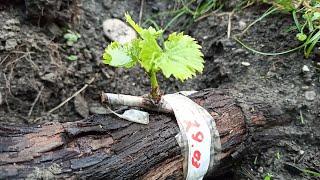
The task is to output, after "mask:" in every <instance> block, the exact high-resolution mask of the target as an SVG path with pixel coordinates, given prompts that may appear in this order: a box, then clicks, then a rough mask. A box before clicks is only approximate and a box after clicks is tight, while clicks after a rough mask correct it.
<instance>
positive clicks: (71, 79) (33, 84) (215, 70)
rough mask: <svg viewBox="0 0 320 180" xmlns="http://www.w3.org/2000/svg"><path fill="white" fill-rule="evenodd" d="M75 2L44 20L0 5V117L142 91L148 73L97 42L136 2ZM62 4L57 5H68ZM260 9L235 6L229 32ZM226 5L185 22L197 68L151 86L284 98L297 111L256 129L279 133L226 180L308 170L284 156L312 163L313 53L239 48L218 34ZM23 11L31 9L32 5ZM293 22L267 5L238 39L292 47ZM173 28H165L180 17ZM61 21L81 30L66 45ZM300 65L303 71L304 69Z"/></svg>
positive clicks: (316, 86) (258, 45) (67, 110)
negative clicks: (108, 56)
mask: <svg viewBox="0 0 320 180" xmlns="http://www.w3.org/2000/svg"><path fill="white" fill-rule="evenodd" d="M62 2H63V1H62ZM75 2H77V7H78V8H79V10H78V11H77V13H76V14H73V15H72V16H64V15H63V13H62V14H59V15H57V16H54V18H53V19H50V18H49V19H47V18H45V17H44V16H43V17H42V16H40V17H37V18H34V17H32V18H30V17H27V16H26V11H27V10H28V9H27V8H28V7H26V4H24V2H23V1H21V2H20V1H15V3H5V4H2V5H0V16H1V18H0V24H1V26H0V70H1V71H0V121H1V122H12V123H28V124H32V123H43V122H48V121H75V120H79V119H81V118H83V117H86V116H88V115H89V114H94V113H97V112H101V111H102V112H105V109H103V106H102V105H101V104H100V93H101V92H114V93H124V94H133V95H142V94H147V93H148V92H149V81H148V79H147V78H146V75H145V73H144V72H143V70H142V69H140V68H138V67H136V68H134V69H130V70H127V69H115V68H112V67H108V66H106V65H103V64H102V63H101V57H102V53H103V50H104V47H106V45H107V44H108V43H109V42H110V40H109V39H108V38H107V37H105V36H104V34H103V30H102V22H103V21H104V20H105V19H107V18H110V17H112V18H119V19H123V14H124V13H125V12H129V13H130V14H132V16H133V17H134V19H136V20H137V19H138V17H139V9H140V1H138V0H135V1H111V0H104V1H96V0H92V1H74V3H75ZM62 4H63V3H62ZM65 6H67V5H65V4H64V7H63V8H62V9H68V7H65ZM70 6H71V5H70ZM173 6H174V5H173V3H170V1H161V2H160V1H159V2H154V1H147V2H146V4H145V8H144V9H145V11H144V15H143V20H146V19H147V18H148V17H150V16H151V15H154V14H155V13H157V12H161V11H167V10H169V9H171V8H173ZM72 8H74V7H72ZM267 8H268V7H266V6H263V5H256V6H252V7H249V8H247V9H245V10H243V11H240V12H236V13H234V15H233V16H232V19H231V25H232V26H231V27H232V29H231V36H233V35H235V34H237V33H240V32H241V31H242V30H243V29H244V28H245V26H246V25H248V24H249V23H251V22H252V21H254V20H255V19H256V18H258V17H259V16H260V15H261V14H262V13H263V11H262V10H266V9H267ZM231 11H232V7H229V8H225V9H223V10H221V11H220V12H218V15H215V16H209V17H207V18H204V19H202V20H200V21H198V22H196V23H193V24H192V25H190V26H189V27H188V28H187V29H185V32H186V33H187V34H190V35H191V36H193V37H195V38H196V39H197V40H198V41H199V43H200V44H201V45H202V46H203V49H202V51H203V53H204V55H205V60H206V66H205V70H204V72H203V74H202V75H198V76H197V77H196V78H195V79H193V80H188V81H186V82H185V83H181V82H178V81H176V80H174V79H173V78H170V79H169V80H166V81H164V79H163V77H161V76H160V75H159V78H160V86H161V88H162V90H163V91H164V92H165V93H170V92H176V91H180V90H200V89H204V88H212V87H214V88H217V87H219V88H221V89H228V90H229V91H230V92H231V93H232V94H233V95H234V96H235V97H237V98H238V99H240V100H243V101H251V102H254V101H266V102H269V103H270V104H274V106H275V107H277V106H278V107H285V109H286V110H287V112H290V113H291V114H293V115H295V116H296V119H292V121H291V123H290V124H287V125H285V126H281V127H276V128H270V129H267V130H265V131H264V132H263V133H266V135H267V134H268V133H274V134H277V135H278V137H279V138H278V139H272V140H270V144H271V142H272V144H276V146H272V147H269V148H265V149H261V151H260V152H251V153H250V154H248V155H246V156H245V157H244V158H243V159H241V161H239V162H238V163H237V165H236V166H235V168H234V169H232V170H231V171H232V175H231V176H233V178H234V179H248V178H249V179H254V178H258V179H261V178H263V177H264V176H265V175H266V174H267V173H271V174H272V175H273V177H274V178H275V179H312V178H313V177H312V176H311V175H308V174H303V173H300V172H299V171H298V170H297V169H295V168H294V167H292V166H291V165H288V163H295V164H296V165H297V166H299V167H300V168H309V169H310V170H314V171H319V170H320V153H319V151H320V128H319V127H320V109H319V104H320V103H319V98H320V74H319V72H318V71H317V66H316V65H315V61H314V60H316V59H314V58H310V59H305V58H304V56H303V52H301V51H297V52H294V53H290V54H286V55H281V56H263V55H258V54H254V53H252V52H250V51H248V50H246V49H244V48H243V47H242V46H240V45H239V44H237V43H236V42H235V40H233V39H232V38H229V39H228V38H227V27H228V20H229V16H228V14H226V12H231ZM30 12H32V14H33V15H34V14H36V11H30ZM45 12H46V11H45ZM73 12H74V11H73ZM66 13H67V12H66ZM48 14H50V13H48ZM67 14H68V13H67ZM50 16H52V15H50ZM41 18H43V19H41ZM35 19H36V20H37V21H35ZM61 21H65V22H61ZM157 21H158V22H160V23H159V24H162V22H163V21H165V19H161V18H160V17H159V19H157ZM292 24H293V22H292V20H291V17H290V16H289V15H286V14H281V13H276V14H272V15H270V16H268V17H267V18H266V19H264V20H262V21H261V22H259V23H258V24H256V25H255V26H253V27H252V28H251V29H250V30H249V31H248V32H247V33H246V34H245V35H244V36H243V37H242V38H243V39H244V42H245V43H247V44H248V45H250V46H251V47H253V48H255V49H258V50H261V51H264V52H279V51H283V50H287V49H291V48H293V47H296V46H298V45H299V44H298V42H297V41H296V40H295V35H294V33H288V32H286V30H287V29H288V28H289V27H290V26H292ZM175 27H176V28H171V29H169V31H170V30H173V29H177V27H179V26H178V25H176V26H175ZM67 29H70V30H72V31H75V32H78V33H79V34H80V35H81V38H80V39H79V40H78V41H77V42H76V43H75V44H74V45H73V46H72V47H70V46H67V45H66V42H65V40H64V39H63V33H64V32H66V30H67ZM70 55H76V56H77V57H78V59H77V60H76V61H70V60H68V56H70ZM244 62H245V63H244ZM248 63H249V64H250V65H249V66H248ZM304 65H306V66H308V69H309V71H305V72H303V70H302V68H303V66H304ZM93 78H94V80H93V82H92V83H91V84H90V85H89V86H88V87H87V88H86V89H85V90H84V91H82V92H81V93H80V95H79V96H78V97H77V98H75V100H74V99H72V100H70V101H68V102H67V103H66V104H65V105H64V106H62V107H61V108H59V109H57V110H55V111H53V112H52V113H50V114H49V115H48V113H47V112H48V111H50V110H51V109H53V108H55V107H56V106H58V105H59V104H60V103H61V102H63V101H64V100H66V99H67V98H69V97H70V96H72V95H73V94H74V93H75V92H77V91H78V90H79V89H81V88H82V87H83V86H85V84H86V83H88V82H89V81H90V80H92V79H93ZM92 107H94V108H92ZM266 143H269V142H266Z"/></svg>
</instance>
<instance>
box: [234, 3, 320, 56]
mask: <svg viewBox="0 0 320 180" xmlns="http://www.w3.org/2000/svg"><path fill="white" fill-rule="evenodd" d="M262 2H264V3H268V4H272V5H273V7H271V8H270V9H268V10H267V11H266V12H265V13H264V14H263V15H262V16H261V17H260V18H258V19H257V20H256V21H254V22H253V23H251V24H250V25H249V26H248V27H247V28H246V29H245V31H246V30H248V28H249V27H251V26H252V25H254V24H255V23H257V22H258V21H260V20H262V19H263V18H265V17H266V16H268V15H270V14H271V13H273V12H276V11H281V12H287V13H290V14H291V15H292V19H293V21H294V26H292V27H291V28H290V30H291V31H293V30H295V31H296V38H297V40H298V41H300V42H302V45H300V46H298V47H296V48H293V49H290V50H287V51H284V52H276V53H266V52H260V51H257V50H254V49H252V48H250V47H248V46H247V45H246V44H244V43H243V42H241V41H240V40H239V39H238V38H237V37H235V40H236V41H238V42H239V43H240V44H241V45H243V46H244V47H245V48H247V49H249V50H251V51H253V52H255V53H258V54H262V55H280V54H286V53H290V52H293V51H296V50H299V49H304V55H305V57H307V58H308V57H310V55H311V53H312V52H313V50H314V48H315V47H316V45H317V44H319V40H320V1H319V0H262Z"/></svg>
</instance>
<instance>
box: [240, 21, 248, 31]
mask: <svg viewBox="0 0 320 180" xmlns="http://www.w3.org/2000/svg"><path fill="white" fill-rule="evenodd" d="M239 27H240V29H244V28H246V27H247V23H246V22H244V21H243V20H240V21H239Z"/></svg>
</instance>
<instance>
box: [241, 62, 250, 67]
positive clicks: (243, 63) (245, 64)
mask: <svg viewBox="0 0 320 180" xmlns="http://www.w3.org/2000/svg"><path fill="white" fill-rule="evenodd" d="M241 64H242V65H243V66H250V65H251V64H250V63H249V62H241Z"/></svg>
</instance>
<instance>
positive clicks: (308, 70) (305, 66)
mask: <svg viewBox="0 0 320 180" xmlns="http://www.w3.org/2000/svg"><path fill="white" fill-rule="evenodd" d="M302 71H303V72H310V69H309V67H308V66H307V65H303V67H302Z"/></svg>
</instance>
